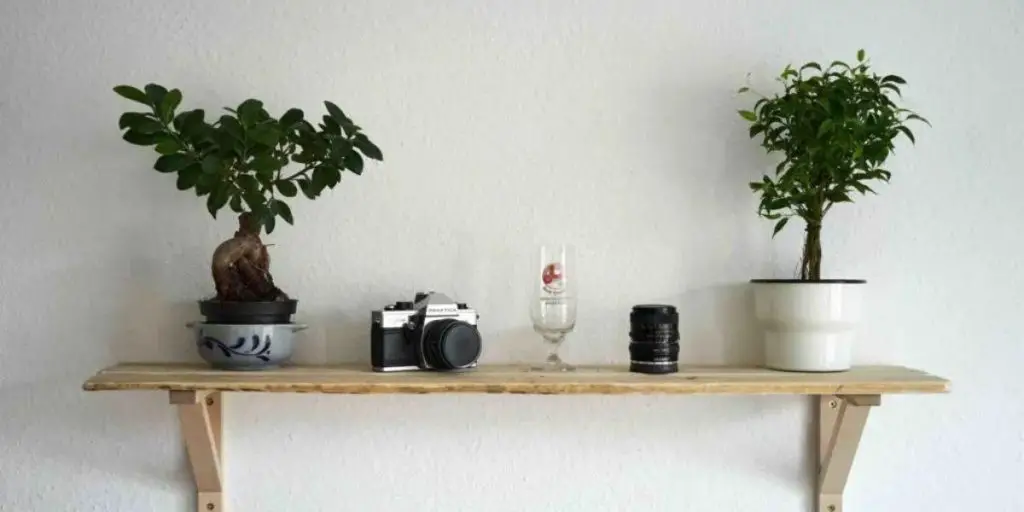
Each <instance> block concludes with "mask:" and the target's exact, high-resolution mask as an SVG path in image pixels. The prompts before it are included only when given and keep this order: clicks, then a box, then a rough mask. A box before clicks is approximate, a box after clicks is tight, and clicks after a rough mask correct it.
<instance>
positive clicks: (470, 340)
mask: <svg viewBox="0 0 1024 512" xmlns="http://www.w3.org/2000/svg"><path fill="white" fill-rule="evenodd" d="M479 357H480V332H479V331H477V329H476V327H475V326H472V325H469V324H467V323H466V322H463V321H460V320H456V319H454V318H446V319H444V320H438V321H436V322H431V323H430V324H427V328H426V332H424V333H423V358H424V359H425V360H426V361H427V363H429V364H430V366H432V367H434V368H436V369H438V370H458V369H460V368H466V367H468V366H470V365H471V364H473V363H475V362H476V360H477V359H478V358H479Z"/></svg>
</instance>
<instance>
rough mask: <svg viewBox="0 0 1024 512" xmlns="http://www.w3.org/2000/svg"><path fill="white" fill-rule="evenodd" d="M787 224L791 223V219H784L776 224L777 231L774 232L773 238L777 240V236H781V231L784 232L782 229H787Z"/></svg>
mask: <svg viewBox="0 0 1024 512" xmlns="http://www.w3.org/2000/svg"><path fill="white" fill-rule="evenodd" d="M787 222H789V217H783V218H782V219H781V220H779V221H778V222H776V223H775V229H774V230H772V238H775V235H777V234H779V231H782V228H784V227H786V223H787Z"/></svg>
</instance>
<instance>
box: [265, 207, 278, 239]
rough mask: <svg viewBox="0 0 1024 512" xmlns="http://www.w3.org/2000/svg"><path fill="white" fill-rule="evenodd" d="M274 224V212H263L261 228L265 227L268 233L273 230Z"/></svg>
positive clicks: (275, 222) (275, 223)
mask: <svg viewBox="0 0 1024 512" xmlns="http://www.w3.org/2000/svg"><path fill="white" fill-rule="evenodd" d="M276 225H277V221H276V220H275V219H274V213H273V212H270V213H269V214H264V215H263V229H265V230H266V231H267V234H268V235H269V234H271V233H273V232H274V227H275V226H276Z"/></svg>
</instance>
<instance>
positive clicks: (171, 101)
mask: <svg viewBox="0 0 1024 512" xmlns="http://www.w3.org/2000/svg"><path fill="white" fill-rule="evenodd" d="M180 104H181V91H179V90H177V89H171V91H170V92H168V93H167V94H166V95H165V96H164V99H163V101H161V102H160V117H161V119H163V120H164V122H165V123H169V122H170V121H171V119H174V109H176V108H178V105H180Z"/></svg>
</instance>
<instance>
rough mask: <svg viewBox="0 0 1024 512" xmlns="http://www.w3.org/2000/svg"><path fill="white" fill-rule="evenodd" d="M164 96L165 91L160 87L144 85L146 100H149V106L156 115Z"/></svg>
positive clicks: (158, 112) (157, 85) (165, 94)
mask: <svg viewBox="0 0 1024 512" xmlns="http://www.w3.org/2000/svg"><path fill="white" fill-rule="evenodd" d="M164 96H167V89H165V88H164V87H163V86H162V85H159V84H146V98H148V99H149V104H150V105H152V106H153V111H154V113H156V114H158V115H159V114H160V111H161V107H162V105H163V103H164Z"/></svg>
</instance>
